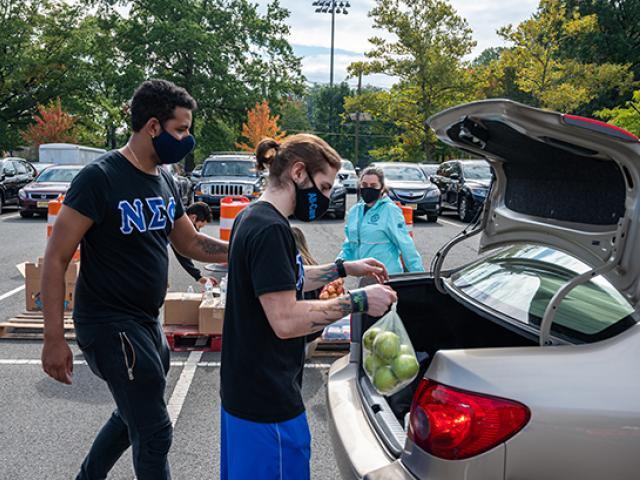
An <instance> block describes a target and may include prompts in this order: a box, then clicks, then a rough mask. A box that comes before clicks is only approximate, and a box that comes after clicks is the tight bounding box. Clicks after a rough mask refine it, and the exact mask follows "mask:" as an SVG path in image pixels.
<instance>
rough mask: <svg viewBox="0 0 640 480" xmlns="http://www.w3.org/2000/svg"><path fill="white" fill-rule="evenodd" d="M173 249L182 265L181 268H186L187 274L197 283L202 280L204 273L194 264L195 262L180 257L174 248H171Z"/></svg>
mask: <svg viewBox="0 0 640 480" xmlns="http://www.w3.org/2000/svg"><path fill="white" fill-rule="evenodd" d="M171 249H172V250H173V253H174V255H175V256H176V259H177V260H178V262H179V263H180V266H182V268H184V270H185V272H187V273H188V274H189V275H191V277H193V279H194V280H195V281H196V282H198V281H200V279H201V278H202V273H201V272H200V269H199V268H198V267H196V266H195V265H194V264H193V261H192V260H191V259H190V258H187V257H183V256H182V255H180V254H179V253H178V252H177V250H176V249H175V248H174V247H173V246H172V247H171Z"/></svg>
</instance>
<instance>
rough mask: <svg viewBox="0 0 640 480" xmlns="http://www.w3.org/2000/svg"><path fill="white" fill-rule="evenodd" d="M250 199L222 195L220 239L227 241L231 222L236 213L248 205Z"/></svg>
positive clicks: (229, 235)
mask: <svg viewBox="0 0 640 480" xmlns="http://www.w3.org/2000/svg"><path fill="white" fill-rule="evenodd" d="M249 203H251V201H250V200H249V199H248V198H246V197H239V196H233V197H224V198H223V199H222V200H220V239H221V240H226V241H229V238H230V237H231V230H232V229H233V222H235V220H236V217H237V216H238V214H239V213H240V212H241V211H242V210H244V209H245V208H247V207H248V206H249Z"/></svg>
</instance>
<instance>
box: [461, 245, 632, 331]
mask: <svg viewBox="0 0 640 480" xmlns="http://www.w3.org/2000/svg"><path fill="white" fill-rule="evenodd" d="M588 270H589V267H588V266H587V265H586V264H584V263H583V262H581V261H579V260H577V259H575V258H574V257H571V256H569V255H567V254H565V253H563V252H559V251H557V250H554V249H551V248H548V247H541V246H536V245H517V246H512V247H509V248H506V249H504V250H501V251H500V252H499V253H497V254H493V255H490V256H488V257H487V258H484V259H482V260H480V261H478V262H476V263H474V264H472V265H470V266H469V267H466V268H464V269H462V270H460V271H459V272H457V273H455V274H454V275H453V276H452V278H451V282H452V285H453V286H454V288H456V289H457V290H459V291H461V292H462V293H464V294H466V295H467V296H469V297H471V298H473V299H474V300H476V301H478V302H480V303H482V304H483V305H485V306H486V307H488V308H490V309H491V310H494V311H496V312H499V313H501V314H503V315H506V316H508V317H510V318H512V319H514V320H516V321H518V322H522V323H524V324H527V325H529V326H531V327H534V328H536V329H538V328H539V327H540V324H541V322H542V317H543V316H544V312H545V309H546V308H547V305H548V304H549V302H550V300H551V298H552V297H553V295H554V294H555V293H556V292H557V291H558V290H559V289H560V287H561V286H562V285H564V284H565V283H566V282H568V281H569V280H571V279H572V278H574V277H575V276H576V275H579V274H581V273H584V272H586V271H588ZM632 315H633V316H635V313H634V309H633V308H632V306H631V305H630V304H629V302H627V300H626V299H625V298H624V297H623V296H622V295H621V294H620V292H618V291H617V290H616V289H615V288H614V287H613V286H612V285H611V284H610V283H609V282H608V281H607V280H606V279H605V278H603V277H595V278H593V279H592V280H590V281H589V282H587V283H585V284H582V285H579V286H578V287H576V288H574V289H573V290H572V291H571V293H569V295H568V296H567V297H566V298H565V299H564V300H563V301H562V303H561V304H560V306H559V308H558V311H557V313H556V317H555V320H554V323H553V325H552V326H551V333H552V334H553V335H555V336H557V337H562V338H565V339H567V340H570V341H579V342H594V341H598V340H602V339H604V338H608V337H611V336H614V335H616V334H617V333H619V332H620V331H622V330H625V329H626V328H628V327H629V326H631V325H633V324H635V320H634V319H633V317H632Z"/></svg>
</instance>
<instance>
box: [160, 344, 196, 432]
mask: <svg viewBox="0 0 640 480" xmlns="http://www.w3.org/2000/svg"><path fill="white" fill-rule="evenodd" d="M201 357H202V352H191V353H190V354H189V358H187V363H186V364H185V366H184V368H183V369H182V373H181V374H180V378H179V379H178V383H176V386H175V387H174V388H173V393H172V394H171V398H170V399H169V402H168V403H167V410H169V418H171V425H173V426H174V427H175V426H176V422H177V421H178V417H179V416H180V412H181V411H182V406H183V405H184V401H185V400H186V399H187V394H188V393H189V387H191V382H193V377H194V376H195V374H196V368H198V362H199V361H200V358H201Z"/></svg>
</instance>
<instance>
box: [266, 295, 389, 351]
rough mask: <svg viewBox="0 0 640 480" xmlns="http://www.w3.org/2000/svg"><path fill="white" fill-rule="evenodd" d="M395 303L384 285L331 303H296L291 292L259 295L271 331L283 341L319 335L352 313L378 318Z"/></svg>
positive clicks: (294, 296)
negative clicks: (366, 314)
mask: <svg viewBox="0 0 640 480" xmlns="http://www.w3.org/2000/svg"><path fill="white" fill-rule="evenodd" d="M396 301H397V296H396V293H395V292H394V291H393V290H392V289H391V287H388V286H386V285H371V286H368V287H365V288H363V289H359V290H355V291H353V292H351V294H350V295H343V296H341V297H338V298H333V299H331V300H304V301H298V300H297V299H296V292H295V291H293V290H292V291H286V292H275V293H267V294H264V295H261V296H260V303H261V304H262V308H263V309H264V311H265V314H266V315H267V319H268V320H269V324H270V325H271V328H272V329H273V331H274V332H275V334H276V335H277V336H278V338H282V339H286V338H296V337H302V336H304V335H309V334H312V333H315V332H319V331H321V330H323V329H324V328H325V327H326V326H327V325H330V324H332V323H333V322H335V321H337V320H340V319H341V318H343V317H345V316H347V315H349V314H350V313H352V312H354V311H363V312H366V313H368V314H369V315H371V316H374V317H380V316H382V315H383V314H384V313H385V312H386V311H387V310H388V309H389V307H390V306H391V304H393V303H394V302H396Z"/></svg>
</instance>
